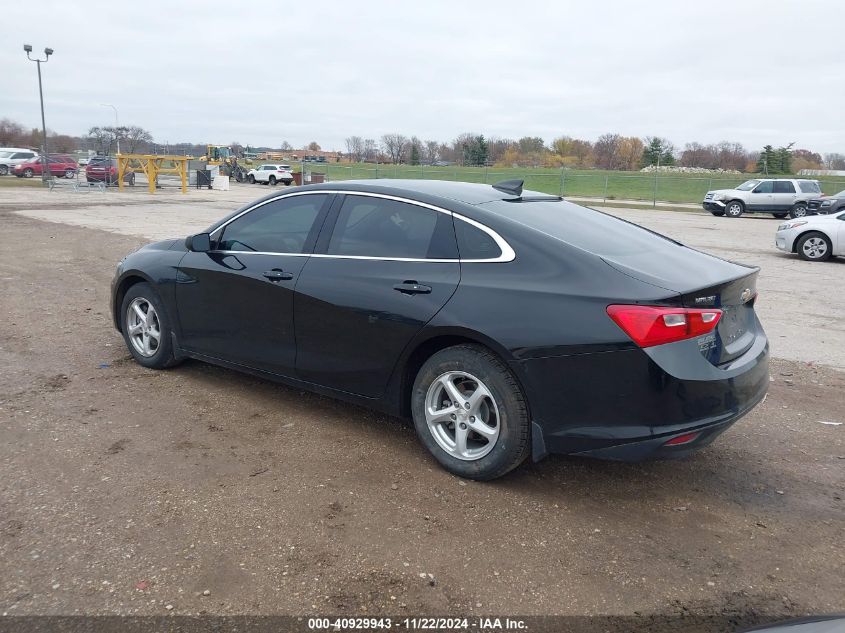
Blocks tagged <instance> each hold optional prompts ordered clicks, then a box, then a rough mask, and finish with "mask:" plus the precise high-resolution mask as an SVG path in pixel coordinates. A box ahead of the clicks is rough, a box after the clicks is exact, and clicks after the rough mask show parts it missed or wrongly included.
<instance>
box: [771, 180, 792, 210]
mask: <svg viewBox="0 0 845 633" xmlns="http://www.w3.org/2000/svg"><path fill="white" fill-rule="evenodd" d="M797 199H798V196H797V194H796V192H795V185H794V184H793V183H792V181H791V180H775V181H774V183H773V188H772V209H773V210H774V211H780V212H785V211H789V210H790V209H791V208H792V207H793V205H794V204H795V201H796V200H797Z"/></svg>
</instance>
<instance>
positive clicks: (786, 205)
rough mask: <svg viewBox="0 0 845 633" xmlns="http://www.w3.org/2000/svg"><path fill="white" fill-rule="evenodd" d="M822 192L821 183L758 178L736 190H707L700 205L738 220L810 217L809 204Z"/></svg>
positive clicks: (711, 211)
mask: <svg viewBox="0 0 845 633" xmlns="http://www.w3.org/2000/svg"><path fill="white" fill-rule="evenodd" d="M821 192H822V190H821V187H819V182H818V180H795V179H792V178H777V179H769V178H757V179H754V180H747V181H745V182H744V183H742V184H741V185H739V186H738V187H737V188H736V189H717V190H716V191H708V192H707V195H705V196H704V201H703V202H702V203H701V206H703V207H704V208H705V209H706V210H707V211H709V212H710V213H712V214H713V215H726V216H728V217H729V218H738V217H739V216H741V215H742V214H743V213H771V214H772V215H773V216H775V217H776V218H785V217H786V216H787V215H788V216H790V217H793V218H800V217H802V216H805V215H807V202H809V201H810V199H811V198H817V197H818V196H819V194H821Z"/></svg>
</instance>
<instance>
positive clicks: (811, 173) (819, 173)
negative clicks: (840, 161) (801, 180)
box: [798, 169, 845, 176]
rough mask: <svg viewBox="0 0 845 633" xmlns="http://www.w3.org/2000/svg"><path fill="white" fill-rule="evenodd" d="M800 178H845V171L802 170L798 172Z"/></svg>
mask: <svg viewBox="0 0 845 633" xmlns="http://www.w3.org/2000/svg"><path fill="white" fill-rule="evenodd" d="M798 175H799V176H845V171H843V170H841V169H802V170H800V171H799V172H798Z"/></svg>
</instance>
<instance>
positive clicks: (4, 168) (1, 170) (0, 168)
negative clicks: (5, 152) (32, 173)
mask: <svg viewBox="0 0 845 633" xmlns="http://www.w3.org/2000/svg"><path fill="white" fill-rule="evenodd" d="M8 174H9V167H8V165H0V176H6V175H8Z"/></svg>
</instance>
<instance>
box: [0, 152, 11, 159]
mask: <svg viewBox="0 0 845 633" xmlns="http://www.w3.org/2000/svg"><path fill="white" fill-rule="evenodd" d="M11 155H12V152H0V158H9V156H11Z"/></svg>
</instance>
